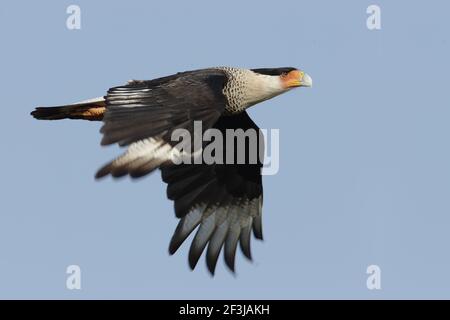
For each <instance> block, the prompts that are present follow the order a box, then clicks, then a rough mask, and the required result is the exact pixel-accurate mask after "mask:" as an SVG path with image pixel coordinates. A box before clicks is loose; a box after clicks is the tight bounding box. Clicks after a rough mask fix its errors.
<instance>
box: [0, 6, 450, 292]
mask: <svg viewBox="0 0 450 320" xmlns="http://www.w3.org/2000/svg"><path fill="white" fill-rule="evenodd" d="M70 4H77V5H79V6H80V7H81V10H82V11H81V19H82V22H81V23H82V25H81V27H82V29H81V30H76V31H70V30H68V29H67V28H66V18H67V16H68V15H67V14H66V8H67V7H68V6H69V5H70ZM370 4H378V5H379V6H380V7H381V10H382V11H381V14H382V16H381V19H382V29H381V30H377V31H370V30H368V29H367V27H366V18H367V14H366V8H367V7H368V6H369V5H370ZM449 12H450V5H449V2H448V1H432V2H430V1H423V0H422V1H381V0H373V1H361V0H354V1H339V2H338V1H299V0H293V1H209V0H208V1H207V0H204V1H160V2H159V3H156V1H155V3H153V2H150V1H99V0H97V1H87V0H77V1H75V0H73V1H48V0H47V1H21V0H15V1H12V0H5V1H2V4H1V6H0V39H1V48H0V85H1V90H0V97H1V100H0V101H1V118H0V121H1V125H0V133H1V135H0V137H1V150H2V151H1V157H0V163H1V168H2V173H1V176H0V177H1V178H0V194H1V201H0V298H70V299H77V298H168V299H170V298H177V299H187V298H189V299H197V298H233V299H240V298H246V299H251V298H255V299H258V298H267V299H279V298H285V299H298V298H369V299H372V298H373V299H378V298H450V274H449V270H450V250H449V245H450V232H449V229H450V196H449V195H450V149H449V141H450V125H449V119H450V103H449V100H450V98H449V89H448V86H449V75H450V66H449V62H448V59H449V58H448V57H450V43H449V40H450V39H449V38H450V34H449V24H448V14H449ZM218 65H229V66H240V67H278V66H295V67H299V68H302V69H304V70H305V71H307V72H308V73H309V74H310V75H311V76H312V78H313V80H314V87H313V88H312V89H299V90H295V91H293V92H290V93H289V94H286V95H284V96H280V97H278V98H276V99H274V100H271V101H268V102H265V103H264V104H261V105H258V106H256V107H254V108H253V109H252V110H251V111H250V114H251V116H252V117H253V119H254V121H255V122H256V123H258V125H259V126H260V127H261V128H268V129H270V128H279V129H280V139H281V150H280V152H281V154H280V162H281V163H280V172H279V174H277V175H275V176H268V177H265V178H264V188H265V197H264V213H263V216H264V234H265V241H264V242H262V243H261V242H256V241H253V254H254V259H255V261H254V263H249V262H247V261H246V260H245V259H244V258H243V256H242V254H241V253H239V254H238V256H237V275H236V276H233V275H232V274H231V273H229V272H228V270H227V269H226V268H225V266H224V263H223V262H222V259H220V261H219V263H218V270H217V272H216V276H215V278H212V277H210V276H209V274H208V273H207V270H206V267H205V263H204V260H203V258H202V260H201V261H200V262H199V265H198V268H197V269H196V270H195V271H194V272H191V271H190V269H189V267H188V265H187V251H188V246H183V247H182V249H181V250H180V251H179V252H178V253H177V254H176V255H175V256H172V257H171V256H169V254H168V251H167V248H168V244H169V240H170V237H171V236H172V232H173V230H174V228H175V226H176V224H177V219H176V218H175V216H174V213H173V208H172V203H171V202H170V201H168V200H167V199H166V196H165V188H166V186H165V184H164V183H162V182H161V179H160V175H159V173H156V174H154V175H152V176H149V177H146V178H145V179H143V180H139V181H138V182H133V181H130V180H129V179H124V180H121V181H113V180H111V179H106V180H102V181H100V182H98V181H95V180H94V174H95V172H96V170H97V169H98V168H99V167H100V166H101V165H103V164H104V163H105V162H107V161H108V160H110V159H111V158H113V156H115V155H117V154H118V153H119V148H116V147H108V148H101V147H100V145H99V143H100V139H101V136H100V134H99V128H100V126H101V124H100V123H91V122H80V121H61V122H39V121H34V120H33V119H32V118H31V117H30V116H29V112H30V111H32V109H33V108H34V107H35V106H37V105H54V104H64V103H70V102H75V101H78V100H82V99H86V98H90V97H96V96H101V95H103V94H104V93H105V92H106V90H107V89H108V88H109V87H112V86H116V85H120V84H122V83H124V82H125V81H126V80H128V79H151V78H155V77H158V76H163V75H168V74H172V73H175V72H177V71H183V70H191V69H197V68H203V67H209V66H218ZM72 264H76V265H79V266H80V267H81V269H82V290H81V291H69V290H67V289H66V286H65V284H66V277H67V275H66V273H65V272H66V268H67V266H68V265H72ZM372 264H376V265H378V266H380V268H381V270H382V274H381V285H382V290H380V291H369V290H368V289H367V288H366V278H367V274H366V268H367V266H369V265H372Z"/></svg>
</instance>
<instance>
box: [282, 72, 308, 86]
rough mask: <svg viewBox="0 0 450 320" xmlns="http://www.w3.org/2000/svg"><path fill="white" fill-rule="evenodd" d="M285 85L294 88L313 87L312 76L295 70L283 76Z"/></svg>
mask: <svg viewBox="0 0 450 320" xmlns="http://www.w3.org/2000/svg"><path fill="white" fill-rule="evenodd" d="M282 80H283V84H284V87H285V88H286V89H292V88H296V87H312V78H311V77H310V76H309V75H308V74H307V73H305V72H303V71H300V70H294V71H291V72H289V73H288V74H286V75H284V76H283V77H282Z"/></svg>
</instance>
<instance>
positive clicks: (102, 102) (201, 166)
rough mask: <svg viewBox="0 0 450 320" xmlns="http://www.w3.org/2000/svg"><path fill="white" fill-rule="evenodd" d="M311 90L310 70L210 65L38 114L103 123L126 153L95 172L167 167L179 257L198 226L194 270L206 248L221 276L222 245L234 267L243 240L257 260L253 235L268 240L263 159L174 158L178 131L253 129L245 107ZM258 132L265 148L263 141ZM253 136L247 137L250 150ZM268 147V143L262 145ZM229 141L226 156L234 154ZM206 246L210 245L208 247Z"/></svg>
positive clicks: (107, 141) (136, 173) (109, 139)
mask: <svg viewBox="0 0 450 320" xmlns="http://www.w3.org/2000/svg"><path fill="white" fill-rule="evenodd" d="M302 86H304V87H310V86H312V80H311V77H310V76H309V75H307V74H306V73H304V72H303V71H301V70H298V69H296V68H264V69H242V68H232V67H217V68H208V69H201V70H194V71H187V72H180V73H177V74H175V75H171V76H167V77H162V78H158V79H153V80H131V81H128V83H127V84H125V85H123V86H119V87H114V88H111V89H109V90H108V92H107V94H106V95H105V96H104V97H100V98H95V99H90V100H86V101H83V102H80V103H75V104H71V105H64V106H57V107H38V108H36V109H35V110H34V111H33V112H32V113H31V115H32V116H34V117H35V118H36V119H40V120H59V119H81V120H90V121H103V126H102V128H101V133H102V134H103V139H102V141H101V144H102V145H111V144H119V145H120V146H123V147H127V151H126V152H125V153H124V154H122V155H121V156H119V157H118V158H116V159H115V160H113V161H111V162H109V163H108V164H106V165H105V166H103V167H102V168H100V170H98V172H97V174H96V178H102V177H105V176H108V175H111V176H112V177H115V178H117V177H123V176H126V175H129V176H130V177H132V178H138V177H142V176H144V175H147V174H149V173H151V172H153V171H154V170H156V169H160V170H161V175H162V180H163V181H164V182H165V183H167V197H168V198H169V199H170V200H173V201H174V207H175V214H176V216H177V218H179V219H180V221H179V223H178V226H177V228H176V230H175V232H174V234H173V236H172V239H171V241H170V245H169V252H170V254H174V253H175V252H176V251H177V250H178V248H179V247H180V246H181V244H182V243H183V242H184V241H185V240H186V238H187V237H188V236H189V235H190V234H191V233H192V232H193V231H194V230H195V229H197V232H196V234H195V236H194V238H193V240H192V243H191V246H190V250H189V265H190V267H191V269H194V268H195V266H196V265H197V262H198V260H199V258H200V256H201V255H202V253H203V252H204V251H205V249H206V264H207V267H208V269H209V271H210V272H211V274H212V275H214V271H215V268H216V264H217V260H218V257H219V255H220V252H221V250H222V248H223V250H224V258H225V264H226V265H227V266H228V268H229V269H230V270H231V271H232V272H234V270H235V255H236V249H237V246H238V244H239V245H240V248H241V251H242V253H243V254H244V256H245V257H247V258H248V259H249V260H251V259H252V255H251V250H250V238H251V233H252V231H253V234H254V237H255V238H256V239H260V240H262V238H263V234H262V222H261V215H262V202H263V186H262V178H261V168H262V165H263V163H262V161H261V159H258V161H256V162H251V161H249V157H246V158H245V160H244V161H243V162H242V161H241V163H239V162H238V163H236V162H233V163H228V162H226V163H224V162H217V163H208V164H207V163H204V162H202V163H195V164H194V163H175V162H174V161H173V158H172V157H171V152H173V151H174V148H175V147H176V146H175V145H176V142H174V141H172V139H171V137H172V134H173V133H174V132H175V130H177V129H184V130H187V132H189V133H193V134H194V135H195V133H194V132H193V131H194V122H196V121H201V123H202V132H204V131H206V130H208V129H216V130H219V131H220V132H223V133H225V131H226V130H227V129H242V130H244V131H245V130H248V129H254V130H257V131H259V128H258V126H257V125H256V124H255V123H254V122H253V121H252V120H251V118H250V117H249V115H248V114H247V112H246V109H247V108H249V107H251V106H253V105H255V104H257V103H260V102H262V101H265V100H268V99H271V98H273V97H275V96H277V95H280V94H282V93H285V92H287V91H290V90H291V89H293V88H297V87H302ZM259 139H261V137H260V136H258V143H257V145H258V152H260V151H261V150H260V149H261V148H263V146H264V141H262V142H263V143H262V144H261V143H260V140H259ZM250 144H251V143H250V141H246V142H245V150H246V151H248V149H249V148H250V147H251V146H250ZM261 145H262V147H261ZM235 151H236V149H235V150H229V149H228V150H227V148H226V146H225V145H224V148H223V155H222V156H223V158H225V157H226V154H227V153H230V152H235ZM206 247H207V248H206Z"/></svg>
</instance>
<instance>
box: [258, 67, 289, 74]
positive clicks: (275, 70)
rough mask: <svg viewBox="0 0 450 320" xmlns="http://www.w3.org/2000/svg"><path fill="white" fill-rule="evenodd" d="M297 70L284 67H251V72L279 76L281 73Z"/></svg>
mask: <svg viewBox="0 0 450 320" xmlns="http://www.w3.org/2000/svg"><path fill="white" fill-rule="evenodd" d="M294 70H297V69H296V68H291V67H285V68H263V69H252V71H253V72H256V73H259V74H265V75H268V76H281V75H282V74H283V73H289V72H291V71H294Z"/></svg>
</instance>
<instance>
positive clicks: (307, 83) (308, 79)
mask: <svg viewBox="0 0 450 320" xmlns="http://www.w3.org/2000/svg"><path fill="white" fill-rule="evenodd" d="M300 83H301V84H300V86H301V87H312V83H313V81H312V78H311V77H310V76H309V74H307V73H303V79H302V80H300Z"/></svg>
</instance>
